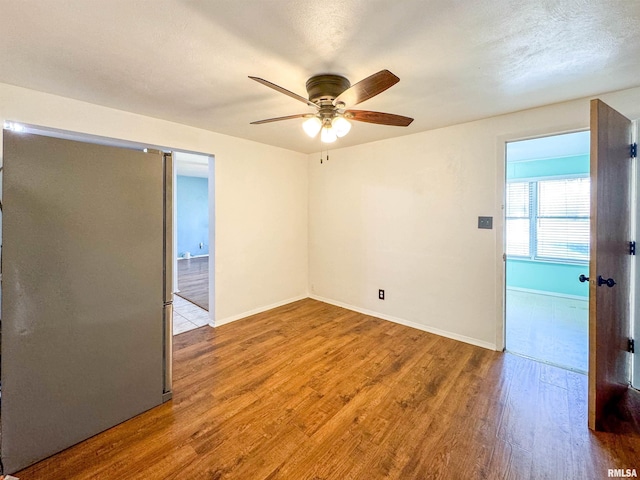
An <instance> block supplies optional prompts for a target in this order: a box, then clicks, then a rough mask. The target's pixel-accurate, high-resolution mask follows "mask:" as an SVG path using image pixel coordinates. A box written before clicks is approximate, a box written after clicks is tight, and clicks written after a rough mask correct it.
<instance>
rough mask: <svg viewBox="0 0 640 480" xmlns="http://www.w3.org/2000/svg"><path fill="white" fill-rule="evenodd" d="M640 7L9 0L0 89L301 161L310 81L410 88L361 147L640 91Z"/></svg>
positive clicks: (361, 131) (392, 97) (354, 138)
mask: <svg viewBox="0 0 640 480" xmlns="http://www.w3.org/2000/svg"><path fill="white" fill-rule="evenodd" d="M639 24H640V2H639V1H637V0H620V1H613V0H599V1H598V0H557V1H551V0H538V1H528V2H525V1H514V0H491V1H481V0H477V1H472V0H458V1H455V0H430V1H426V0H402V1H397V0H337V1H336V0H327V1H318V0H313V1H308V0H242V1H234V0H217V1H211V0H209V1H204V0H203V1H187V0H172V1H171V0H109V1H105V0H64V1H49V0H40V1H35V0H11V1H9V0H0V82H4V83H8V84H12V85H18V86H23V87H27V88H32V89H35V90H41V91H44V92H50V93H54V94H58V95H63V96H66V97H72V98H76V99H79V100H84V101H87V102H91V103H96V104H100V105H105V106H109V107H113V108H117V109H122V110H127V111H131V112H136V113H140V114H144V115H148V116H152V117H158V118H162V119H167V120H172V121H174V122H179V123H183V124H187V125H192V126H196V127H200V128H204V129H207V130H212V131H215V132H220V133H224V134H228V135H233V136H236V137H242V138H247V139H251V140H255V141H258V142H262V143H267V144H272V145H277V146H281V147H284V148H288V149H292V150H296V151H300V152H307V153H310V152H313V151H318V150H319V147H320V143H319V140H317V139H316V140H312V139H309V138H308V137H306V136H305V135H304V133H303V132H302V129H301V126H300V125H301V123H302V122H301V120H299V119H297V120H288V121H283V122H277V123H270V124H264V125H249V122H251V121H253V120H260V119H264V118H270V117H276V116H284V115H291V114H296V113H307V112H309V111H312V109H311V108H309V107H306V106H305V105H304V104H303V103H301V102H297V101H296V100H294V99H291V98H289V97H287V96H285V95H282V94H280V93H278V92H275V91H273V90H270V89H268V88H266V87H265V86H263V85H260V84H258V83H256V82H253V81H251V80H250V79H248V78H247V76H248V75H254V76H258V77H262V78H265V79H267V80H270V81H272V82H274V83H276V84H278V85H281V86H282V87H284V88H286V89H288V90H291V91H294V92H296V93H298V94H300V95H303V96H306V91H305V82H306V80H307V78H308V77H310V76H312V75H314V74H319V73H337V74H341V75H344V76H346V77H347V78H349V80H351V83H355V82H357V81H359V80H361V79H363V78H365V77H367V76H368V75H370V74H372V73H375V72H377V71H379V70H382V69H385V68H386V69H389V70H390V71H392V72H393V73H394V74H396V75H398V76H399V77H400V79H401V81H400V83H398V84H397V85H395V86H394V87H392V88H391V89H389V90H387V91H386V92H383V93H382V94H380V95H379V96H377V97H375V98H372V99H370V100H368V101H366V102H365V103H362V104H360V105H359V106H358V107H356V108H362V109H366V110H377V111H382V112H390V113H397V114H400V115H405V116H409V117H413V118H415V121H414V122H413V124H412V125H411V126H410V127H408V128H401V127H387V126H379V125H370V124H365V123H355V122H354V126H353V128H352V130H351V133H350V134H349V135H348V136H347V137H344V138H342V139H339V140H338V142H337V143H336V144H333V145H334V146H335V147H334V148H337V147H340V146H348V145H355V144H359V143H365V142H370V141H375V140H381V139H384V138H390V137H394V136H400V135H406V134H409V133H415V132H418V131H422V130H428V129H432V128H436V127H441V126H446V125H451V124H455V123H461V122H465V121H469V120H475V119H478V118H483V117H488V116H492V115H496V114H500V113H507V112H512V111H516V110H522V109H526V108H530V107H535V106H540V105H545V104H550V103H555V102H559V101H564V100H569V99H573V98H578V97H583V96H590V95H594V94H597V93H602V92H608V91H613V90H619V89H624V88H629V87H633V86H637V85H639V84H640V61H639V60H638V59H640V29H639V28H637V26H638V25H639Z"/></svg>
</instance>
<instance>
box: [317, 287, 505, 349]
mask: <svg viewBox="0 0 640 480" xmlns="http://www.w3.org/2000/svg"><path fill="white" fill-rule="evenodd" d="M309 297H310V298H313V299H314V300H318V301H320V302H324V303H328V304H331V305H335V306H337V307H342V308H346V309H347V310H352V311H354V312H358V313H362V314H364V315H369V316H372V317H376V318H380V319H382V320H387V321H389V322H393V323H398V324H400V325H404V326H405V327H411V328H415V329H417V330H422V331H423V332H428V333H433V334H435V335H440V336H441V337H446V338H451V339H452V340H458V341H459V342H464V343H469V344H471V345H475V346H476V347H482V348H486V349H488V350H496V345H495V344H494V343H490V342H485V341H482V340H478V339H476V338H472V337H467V336H466V335H460V334H458V333H453V332H448V331H446V330H441V329H439V328H433V327H429V326H426V325H422V324H420V323H415V322H412V321H410V320H405V319H404V318H398V317H393V316H391V315H385V314H383V313H379V312H374V311H372V310H367V309H366V308H360V307H356V306H354V305H349V304H347V303H342V302H338V301H336V300H331V299H329V298H324V297H320V296H319V295H313V294H311V295H309Z"/></svg>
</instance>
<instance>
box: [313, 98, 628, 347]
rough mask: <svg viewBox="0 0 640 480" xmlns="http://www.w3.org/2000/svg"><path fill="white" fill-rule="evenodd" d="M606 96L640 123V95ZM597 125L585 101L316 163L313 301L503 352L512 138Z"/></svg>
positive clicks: (340, 153)
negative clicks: (486, 223)
mask: <svg viewBox="0 0 640 480" xmlns="http://www.w3.org/2000/svg"><path fill="white" fill-rule="evenodd" d="M600 98H602V99H603V100H604V101H605V102H608V103H609V104H610V105H611V106H613V107H614V108H617V109H618V110H620V111H621V112H622V113H624V114H626V115H627V116H629V117H630V118H638V117H640V88H638V89H633V90H627V91H624V92H618V93H613V94H607V95H601V96H600ZM588 126H589V100H588V99H582V100H577V101H572V102H567V103H563V104H557V105H552V106H548V107H543V108H538V109H534V110H528V111H523V112H518V113H514V114H509V115H504V116H500V117H494V118H489V119H485V120H480V121H476V122H472V123H466V124H462V125H456V126H452V127H447V128H442V129H438V130H432V131H428V132H423V133H418V134H414V135H407V136H404V137H400V138H396V139H390V140H384V141H380V142H375V143H370V144H366V145H360V146H355V147H350V148H344V149H337V150H332V151H331V152H330V161H329V162H325V163H324V164H322V165H321V164H320V162H319V161H318V154H313V155H309V160H308V161H309V167H310V168H309V275H310V276H309V289H310V293H311V295H312V296H313V297H315V298H318V299H322V300H325V301H329V302H331V303H335V304H338V305H342V306H346V307H348V308H352V309H355V310H359V311H363V312H367V313H372V314H374V315H377V316H380V317H382V318H387V319H389V320H394V321H397V322H400V323H404V324H407V325H411V326H414V327H417V328H421V329H424V330H427V331H433V332H436V333H440V334H443V335H446V336H450V337H452V338H457V339H459V340H463V341H467V342H470V343H473V344H477V345H481V346H485V347H487V348H498V349H501V348H502V346H503V331H502V328H503V326H502V322H503V320H502V319H503V313H502V310H503V285H504V274H503V262H502V252H503V242H504V240H503V233H502V229H503V219H502V215H503V212H502V203H503V196H504V193H503V191H504V144H505V141H507V140H515V139H523V138H528V137H532V136H540V135H546V134H554V133H560V132H567V131H572V130H579V129H585V128H588ZM354 128H357V125H356V126H354ZM381 128H385V127H381ZM386 128H391V127H386ZM480 215H483V216H484V215H488V216H493V217H494V228H493V230H479V229H478V228H477V217H478V216H480ZM379 288H382V289H385V291H386V300H384V301H382V300H378V298H377V297H378V289H379Z"/></svg>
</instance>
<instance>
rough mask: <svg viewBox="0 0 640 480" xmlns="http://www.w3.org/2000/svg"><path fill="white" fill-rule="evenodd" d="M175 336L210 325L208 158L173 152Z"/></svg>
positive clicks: (210, 251)
mask: <svg viewBox="0 0 640 480" xmlns="http://www.w3.org/2000/svg"><path fill="white" fill-rule="evenodd" d="M175 157H176V178H175V190H176V192H175V199H176V200H175V203H176V209H175V211H176V237H177V238H176V246H177V247H176V255H177V258H176V263H177V268H176V272H177V278H176V280H177V289H176V296H178V297H179V299H176V301H175V318H174V333H182V332H185V331H188V330H191V329H193V328H197V327H200V326H203V325H206V324H207V323H209V314H208V311H209V309H210V305H209V255H210V253H212V252H213V249H212V248H211V246H210V245H209V238H210V237H209V218H210V214H209V157H208V156H207V155H196V154H191V153H183V152H176V153H175Z"/></svg>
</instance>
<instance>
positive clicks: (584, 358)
mask: <svg viewBox="0 0 640 480" xmlns="http://www.w3.org/2000/svg"><path fill="white" fill-rule="evenodd" d="M506 312H507V313H506V315H507V322H506V324H507V325H506V328H507V332H506V333H507V350H509V351H511V352H513V353H518V354H521V355H526V356H528V357H531V358H534V359H536V360H541V361H544V362H548V363H551V364H554V365H558V366H561V367H565V368H570V369H572V370H576V371H580V372H585V373H586V372H587V370H588V368H589V300H588V299H586V298H585V299H584V300H579V299H574V298H565V297H556V296H551V295H540V294H535V293H529V292H522V291H517V290H511V289H507V305H506Z"/></svg>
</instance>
